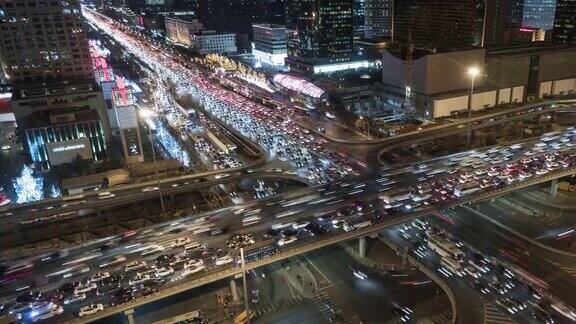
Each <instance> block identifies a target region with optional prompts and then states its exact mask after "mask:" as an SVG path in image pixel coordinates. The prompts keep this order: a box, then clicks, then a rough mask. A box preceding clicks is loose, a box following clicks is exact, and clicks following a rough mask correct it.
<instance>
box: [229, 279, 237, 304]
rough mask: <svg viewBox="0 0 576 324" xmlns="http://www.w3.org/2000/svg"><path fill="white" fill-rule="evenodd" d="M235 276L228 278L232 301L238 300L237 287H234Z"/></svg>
mask: <svg viewBox="0 0 576 324" xmlns="http://www.w3.org/2000/svg"><path fill="white" fill-rule="evenodd" d="M235 279H236V278H234V277H232V278H230V292H231V293H232V301H233V302H237V301H238V289H236V280H235Z"/></svg>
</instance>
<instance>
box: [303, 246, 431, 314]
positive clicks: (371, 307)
mask: <svg viewBox="0 0 576 324" xmlns="http://www.w3.org/2000/svg"><path fill="white" fill-rule="evenodd" d="M306 259H308V260H309V263H310V266H311V267H312V268H315V269H318V271H319V272H320V273H321V274H322V275H323V276H325V277H326V279H327V280H328V281H329V285H328V286H327V288H325V289H332V290H333V291H335V292H336V293H337V294H338V295H340V298H341V299H342V300H343V301H345V302H346V303H349V304H350V305H351V306H352V308H353V309H354V311H355V312H356V313H357V314H359V315H360V317H361V318H363V319H365V320H367V321H368V322H369V323H378V322H382V321H383V320H390V319H392V318H394V315H393V314H392V312H391V309H392V306H393V305H394V304H398V305H400V306H408V307H410V308H412V309H413V310H414V308H415V306H417V305H419V304H421V303H423V302H427V301H431V300H434V299H435V298H436V294H437V290H438V289H440V287H438V286H437V285H436V284H434V283H432V282H430V283H427V284H422V285H417V286H410V285H403V284H401V282H402V281H404V280H403V279H406V278H409V279H413V278H414V277H415V276H416V278H417V277H418V276H419V275H417V274H409V276H410V277H402V278H403V279H399V278H398V277H393V276H389V275H382V274H381V273H379V272H375V271H373V270H371V269H369V268H366V267H365V266H363V265H361V264H359V263H358V262H357V261H356V260H355V259H354V258H352V257H351V256H350V255H349V254H348V253H347V252H346V251H345V250H344V249H342V248H340V247H338V246H330V247H327V248H325V249H322V250H317V251H314V252H311V253H308V254H306ZM351 269H357V270H360V271H362V272H364V273H366V274H367V275H368V277H367V278H366V279H360V278H358V277H356V276H355V275H354V273H353V271H352V270H351ZM343 307H344V306H343ZM415 315H416V317H418V318H424V317H426V316H428V315H431V314H425V312H420V313H419V314H415Z"/></svg>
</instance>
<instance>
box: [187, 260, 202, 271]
mask: <svg viewBox="0 0 576 324" xmlns="http://www.w3.org/2000/svg"><path fill="white" fill-rule="evenodd" d="M202 265H204V261H203V260H202V259H190V260H188V261H186V263H184V269H190V268H195V267H199V266H202Z"/></svg>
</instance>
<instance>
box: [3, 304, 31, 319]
mask: <svg viewBox="0 0 576 324" xmlns="http://www.w3.org/2000/svg"><path fill="white" fill-rule="evenodd" d="M29 309H30V303H27V302H16V303H14V305H12V306H11V307H10V308H9V309H8V314H10V315H15V316H17V315H19V314H21V313H24V312H26V311H28V310H29Z"/></svg>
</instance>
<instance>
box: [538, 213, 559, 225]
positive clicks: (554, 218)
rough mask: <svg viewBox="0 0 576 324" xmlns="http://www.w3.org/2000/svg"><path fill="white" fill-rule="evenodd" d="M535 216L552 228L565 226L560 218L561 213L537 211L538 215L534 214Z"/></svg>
mask: <svg viewBox="0 0 576 324" xmlns="http://www.w3.org/2000/svg"><path fill="white" fill-rule="evenodd" d="M534 218H536V220H538V222H540V223H542V224H544V225H546V226H548V227H551V228H557V227H561V226H563V224H562V222H560V220H559V215H554V214H546V213H543V214H540V213H537V214H536V215H534Z"/></svg>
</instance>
